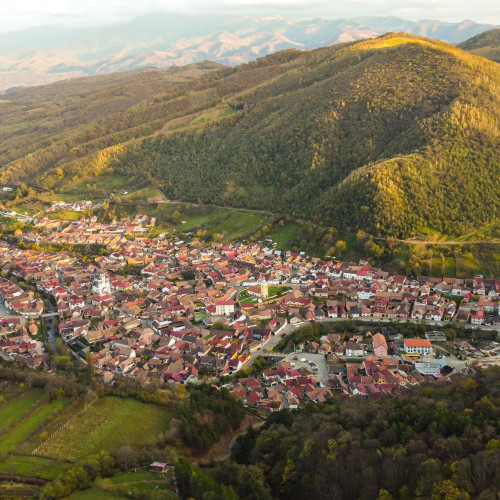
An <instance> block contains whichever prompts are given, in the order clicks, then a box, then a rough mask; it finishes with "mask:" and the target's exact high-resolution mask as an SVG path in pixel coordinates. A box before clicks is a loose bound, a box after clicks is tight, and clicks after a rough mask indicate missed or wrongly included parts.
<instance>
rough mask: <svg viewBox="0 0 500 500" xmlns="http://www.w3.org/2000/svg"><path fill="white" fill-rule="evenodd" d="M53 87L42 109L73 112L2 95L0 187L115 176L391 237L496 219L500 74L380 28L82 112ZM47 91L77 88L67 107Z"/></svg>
mask: <svg viewBox="0 0 500 500" xmlns="http://www.w3.org/2000/svg"><path fill="white" fill-rule="evenodd" d="M199 70H200V68H198V71H199ZM149 74H150V75H160V74H162V73H158V71H155V70H151V72H150V73H149ZM167 74H168V73H167ZM131 75H136V74H135V73H132V74H131ZM180 75H183V72H182V70H181V72H180ZM150 78H153V79H154V78H158V76H154V77H153V76H150ZM139 80H141V79H140V78H139ZM86 81H87V80H81V81H80V82H81V85H83V86H85V84H86ZM124 81H125V80H123V82H124ZM133 81H135V80H133ZM92 82H95V83H96V84H98V82H99V78H96V79H95V80H92ZM58 85H59V87H57V86H49V87H44V89H45V90H43V92H48V93H49V94H50V92H53V93H54V95H53V97H52V98H53V101H52V102H51V103H50V102H48V103H47V108H45V109H44V110H43V115H44V116H45V115H46V114H47V111H48V110H50V111H51V112H53V113H54V118H56V117H60V115H61V113H62V111H64V110H66V111H67V112H68V113H70V115H71V122H70V121H69V120H70V118H69V117H68V118H65V119H62V120H61V119H59V118H58V119H56V120H51V121H50V125H49V124H48V123H47V124H46V126H45V127H41V126H39V125H38V124H37V123H36V122H33V121H32V120H30V121H27V120H26V116H28V115H27V112H28V111H29V112H30V113H32V115H34V116H36V113H37V109H36V107H35V108H34V104H33V102H31V101H30V102H31V104H30V105H27V104H26V103H27V100H29V99H30V98H31V99H32V100H33V99H37V98H36V96H37V95H38V92H40V91H39V90H37V89H34V90H30V91H23V92H15V93H12V94H7V95H6V96H5V102H4V103H3V104H1V105H0V106H1V107H2V108H3V109H4V110H8V111H9V112H10V113H9V114H7V115H4V116H9V119H10V121H9V122H8V123H7V124H6V125H5V126H4V127H2V128H0V138H1V139H2V145H3V150H2V151H0V162H1V163H2V164H4V165H5V164H8V163H9V162H10V166H8V167H7V168H4V169H3V172H2V179H1V181H2V182H3V183H4V184H5V183H11V182H14V181H25V182H28V183H32V184H34V185H37V186H41V187H43V188H45V189H54V190H56V191H62V192H67V193H77V192H78V189H77V188H76V186H78V185H81V182H80V181H81V177H82V176H83V177H84V178H87V179H88V181H89V182H90V183H91V184H92V183H94V184H96V185H97V184H99V179H96V178H95V176H96V175H100V174H107V175H115V176H116V175H120V176H127V178H128V179H129V185H130V186H135V187H144V186H148V185H150V186H154V187H156V188H159V189H160V190H161V191H162V192H163V193H164V194H165V195H166V196H167V197H168V198H171V199H182V200H185V201H198V202H202V203H213V204H217V205H227V206H235V207H249V208H256V209H266V210H269V211H272V212H279V213H287V214H291V215H294V216H296V217H302V218H312V219H314V220H315V221H317V222H320V223H325V224H328V225H334V226H336V227H339V228H344V229H347V230H357V229H359V228H361V229H364V230H366V231H368V232H370V233H371V234H380V235H392V236H397V237H407V236H411V235H412V234H414V233H415V232H417V231H419V230H421V229H423V228H431V229H433V230H437V231H439V232H441V233H442V234H444V235H454V236H456V235H460V234H464V233H466V232H470V231H471V230H472V229H477V228H478V227H480V226H482V225H485V224H487V223H489V222H493V221H495V220H497V219H498V215H499V210H500V193H499V192H498V189H496V183H495V182H492V180H494V179H498V177H499V175H500V161H499V158H500V141H499V139H498V137H499V128H500V123H499V121H500V120H499V116H500V113H499V110H500V102H499V101H500V91H499V88H500V70H499V68H498V65H497V64H495V63H493V62H489V61H485V60H484V59H482V58H478V57H476V56H473V55H470V54H468V53H466V52H464V51H462V50H460V49H457V48H455V47H452V46H450V45H447V44H445V43H442V42H437V41H435V40H431V39H424V38H420V37H417V36H413V35H407V34H388V35H385V36H383V37H380V38H377V39H373V40H368V41H364V42H358V43H354V44H347V45H346V44H340V45H335V46H332V47H328V48H324V49H318V50H315V51H308V52H300V51H285V52H281V53H277V54H275V55H273V56H268V57H266V58H262V59H259V60H258V61H256V62H254V63H248V64H245V65H241V66H239V67H237V68H234V69H230V68H223V69H220V70H216V71H212V72H208V73H206V74H204V75H202V76H200V77H199V78H197V79H191V80H189V81H188V82H185V81H184V82H181V83H170V84H167V83H165V87H164V89H163V92H162V91H160V90H159V89H157V88H156V89H154V91H151V93H150V94H149V96H145V98H144V99H143V100H142V101H141V102H140V103H137V104H135V105H133V106H131V105H130V104H129V107H128V108H127V109H119V110H117V111H115V110H113V112H112V111H110V112H109V113H108V114H107V115H106V116H104V117H92V120H90V119H89V114H88V107H87V106H85V105H82V104H83V103H81V102H80V99H75V97H76V95H77V92H76V87H74V84H73V83H72V82H70V83H65V84H58ZM60 85H63V86H62V87H61V86H60ZM54 88H57V89H59V88H66V89H68V92H69V89H71V92H69V93H70V94H71V95H72V96H74V97H69V96H68V99H67V102H64V103H62V102H61V101H60V100H58V97H56V95H57V94H55V90H53V89H54ZM128 88H129V87H128V85H125V83H123V84H122V86H121V87H120V92H125V93H126V94H127V92H128V90H127V89H128ZM115 91H116V89H115ZM155 91H158V93H157V94H156V95H154V97H153V94H154V92H155ZM93 95H94V96H95V95H96V93H95V92H94V93H93ZM97 96H99V94H97ZM94 101H95V105H96V107H98V108H99V109H100V108H101V105H102V104H103V103H104V101H99V100H98V97H97V98H94ZM94 101H93V102H94ZM112 102H115V100H113V101H112ZM124 107H125V104H124ZM104 109H106V108H104ZM39 120H41V122H42V123H43V118H42V117H41V116H40V117H39ZM66 123H69V124H72V125H73V128H71V129H68V126H67V125H66ZM33 134H37V137H38V140H39V143H38V144H37V143H33V141H32V138H33ZM41 146H43V147H41ZM106 146H111V147H108V148H106ZM29 153H31V154H29ZM84 182H85V181H84Z"/></svg>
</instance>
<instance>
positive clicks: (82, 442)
mask: <svg viewBox="0 0 500 500" xmlns="http://www.w3.org/2000/svg"><path fill="white" fill-rule="evenodd" d="M170 418H171V414H170V413H169V412H168V410H167V409H165V408H164V407H160V406H156V405H147V404H145V403H141V402H139V401H136V400H133V399H119V398H114V397H107V398H102V399H100V400H98V401H97V402H96V403H95V404H94V405H92V406H91V407H89V408H88V409H87V410H86V411H84V412H83V413H82V414H81V415H79V416H78V417H77V418H75V419H74V420H72V421H71V423H70V424H69V425H68V426H67V427H65V428H64V429H62V430H61V431H59V432H58V433H57V434H56V435H55V436H54V438H53V439H50V440H49V441H47V442H46V443H44V444H43V445H42V446H41V447H40V449H39V453H40V454H41V455H46V456H50V457H54V458H64V459H69V460H83V459H85V457H87V456H88V455H91V454H92V453H96V452H98V451H100V450H107V451H109V452H110V453H112V452H114V451H116V450H117V449H118V448H120V446H122V445H125V444H132V445H134V444H141V443H144V442H145V441H147V440H148V439H151V438H154V437H156V436H157V435H158V434H159V433H160V432H162V431H165V430H166V429H167V428H168V422H169V420H170ZM145 419H147V420H145ZM76 442H77V445H75V443H76Z"/></svg>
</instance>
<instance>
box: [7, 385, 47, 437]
mask: <svg viewBox="0 0 500 500" xmlns="http://www.w3.org/2000/svg"><path fill="white" fill-rule="evenodd" d="M44 395H45V392H44V391H43V390H42V389H32V390H31V391H27V392H26V393H25V394H23V395H21V396H19V397H17V398H15V399H13V400H11V401H9V402H7V403H5V404H4V405H3V406H1V407H0V436H1V435H3V434H5V433H6V432H7V431H8V430H9V428H10V427H12V426H13V425H16V424H17V423H18V422H19V421H21V420H22V419H23V418H25V417H27V416H28V415H29V414H30V413H32V412H33V411H34V410H35V409H36V408H37V407H38V406H39V405H40V403H41V402H42V399H43V396H44Z"/></svg>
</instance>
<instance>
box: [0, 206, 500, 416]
mask: <svg viewBox="0 0 500 500" xmlns="http://www.w3.org/2000/svg"><path fill="white" fill-rule="evenodd" d="M40 222H41V226H42V228H43V231H42V232H38V233H21V234H18V236H19V238H21V240H22V241H24V242H25V245H24V246H25V247H28V248H18V247H17V246H15V245H13V244H9V243H7V242H0V252H1V254H0V255H1V256H0V268H1V271H2V278H1V280H0V296H1V301H2V302H3V308H4V309H5V311H4V314H3V316H4V317H3V318H2V320H1V323H0V350H1V354H2V357H3V358H4V359H11V360H16V361H19V362H23V363H25V364H27V365H29V366H30V367H32V368H37V367H41V368H43V367H45V368H48V360H49V353H48V352H47V350H46V349H45V346H44V345H43V343H42V342H41V340H40V335H39V332H38V329H39V326H37V323H38V325H40V324H41V323H40V322H41V321H42V320H45V319H47V320H48V321H52V320H53V318H57V319H58V330H59V334H60V336H61V338H62V340H63V342H64V343H65V344H66V345H67V347H68V348H69V351H70V352H71V353H72V354H73V355H74V356H75V357H77V358H78V359H80V360H81V362H82V363H92V364H93V367H94V373H95V376H97V377H100V378H101V379H102V380H103V381H104V382H105V383H113V382H115V381H117V380H120V379H123V378H131V379H134V380H136V381H137V382H139V383H141V384H146V383H148V382H150V381H151V380H157V381H159V382H160V383H167V384H168V383H181V384H183V383H188V382H198V381H199V380H201V379H203V378H207V377H208V378H209V379H210V380H214V381H216V380H220V377H225V376H228V377H229V380H230V377H231V376H232V377H233V378H234V380H232V381H230V382H227V380H228V379H223V380H224V383H225V385H226V387H228V388H229V389H230V390H231V391H232V392H234V393H235V394H237V395H238V396H240V397H241V398H242V399H243V400H244V402H245V404H247V405H252V406H255V407H263V408H265V409H266V410H268V411H273V410H275V409H280V408H297V407H298V406H299V405H300V403H302V402H307V401H313V402H316V403H317V402H322V401H325V400H326V399H328V398H329V397H331V396H332V395H333V394H335V393H337V394H339V393H340V394H344V395H346V396H352V395H367V396H368V395H377V394H381V393H385V392H389V393H399V392H401V391H403V390H405V388H406V387H409V386H412V385H415V384H420V383H423V382H426V381H429V380H436V379H440V378H442V377H444V376H447V375H448V374H449V373H450V372H452V371H454V370H455V371H457V370H459V369H463V368H465V362H463V363H455V365H453V364H452V366H450V364H448V362H447V361H446V359H444V358H443V356H442V354H440V353H441V351H440V350H439V349H435V342H436V341H437V342H439V341H441V342H442V341H443V340H446V337H445V336H444V334H443V333H442V332H441V333H440V332H439V328H440V326H441V327H442V326H443V325H447V324H461V325H470V327H471V328H478V327H481V328H486V329H489V330H490V331H491V332H492V333H493V334H494V339H495V340H497V338H496V335H497V333H498V330H499V326H500V316H499V315H500V310H499V307H500V280H487V279H483V278H482V277H476V278H474V279H455V278H446V277H445V278H432V277H428V276H417V277H409V276H403V275H390V274H389V273H388V272H385V271H383V270H381V269H379V268H374V267H372V266H371V265H370V264H369V263H368V262H366V261H360V262H335V261H324V260H321V259H318V258H310V257H308V256H307V255H305V254H304V253H296V252H291V251H280V250H277V249H276V245H275V244H273V243H272V242H271V241H265V242H256V243H247V244H243V243H235V244H223V243H211V244H209V245H208V246H207V245H204V244H202V243H201V242H199V241H198V240H196V239H195V238H192V237H191V236H190V235H187V237H186V238H184V240H176V239H175V238H174V239H167V238H165V235H164V234H160V235H159V236H158V237H151V236H150V234H151V230H152V228H154V227H155V219H154V218H153V217H148V216H140V215H138V216H135V217H134V218H131V219H123V220H120V221H112V222H110V223H103V222H98V221H97V219H96V218H90V219H86V218H84V217H82V218H81V219H80V220H78V221H73V222H69V223H65V224H64V227H62V228H61V227H58V228H57V229H53V228H52V227H51V226H50V224H48V225H47V226H46V227H44V221H43V220H41V221H40ZM63 243H65V244H80V245H91V244H94V245H99V246H100V247H101V248H102V249H103V250H104V251H102V252H100V253H99V254H98V255H96V256H94V257H93V258H92V259H82V258H77V257H75V256H74V255H73V254H72V253H71V252H70V251H59V252H56V251H52V250H40V249H38V246H39V245H46V246H48V245H60V244H63ZM23 284H26V285H29V287H28V286H23ZM347 320H352V321H366V322H367V326H366V327H365V328H363V329H361V330H360V331H359V332H354V333H353V332H345V331H340V332H339V331H337V330H336V329H335V324H341V323H340V322H342V321H344V322H345V321H347ZM312 322H320V323H325V324H329V325H331V328H330V330H331V333H326V334H325V335H322V336H321V338H319V339H318V340H319V341H318V342H315V341H312V342H307V343H303V344H302V345H299V346H296V349H294V351H293V352H291V353H280V352H273V353H271V352H269V351H271V349H272V348H273V347H274V346H275V345H276V344H277V343H278V342H279V341H280V340H281V339H283V338H286V337H287V336H289V335H292V334H293V332H295V331H297V330H298V329H299V328H300V327H301V326H304V325H307V324H310V323H312ZM392 322H418V323H422V324H432V325H434V329H435V330H436V332H435V334H434V336H432V335H430V334H427V336H426V338H404V337H403V336H401V335H398V334H395V335H394V334H392V333H391V332H390V330H389V329H388V328H386V327H382V328H380V327H377V326H373V325H374V324H377V323H378V324H379V325H380V324H384V325H390V324H391V323H392ZM370 325H372V326H370ZM442 337H444V338H442ZM456 348H457V349H458V350H464V351H466V352H469V353H473V352H475V351H476V349H475V348H474V346H472V345H470V344H468V343H467V342H464V341H457V342H456ZM295 351H297V352H295ZM262 354H263V355H264V356H263V359H267V360H268V361H269V360H270V361H272V367H271V368H267V367H266V368H265V369H263V370H262V371H261V373H256V374H252V375H251V376H241V375H242V374H243V375H245V373H244V371H245V370H247V369H248V368H249V367H251V366H252V365H253V364H254V363H255V361H256V360H257V359H258V358H259V356H261V355H262ZM487 355H488V356H491V357H492V359H493V358H494V357H495V356H496V344H495V342H494V341H492V343H491V346H490V349H489V352H488V353H487ZM499 357H500V356H499ZM495 359H496V358H495ZM236 377H237V378H236Z"/></svg>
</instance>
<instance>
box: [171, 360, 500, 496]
mask: <svg viewBox="0 0 500 500" xmlns="http://www.w3.org/2000/svg"><path fill="white" fill-rule="evenodd" d="M176 474H177V478H178V484H179V485H180V492H181V495H182V496H183V497H184V498H190V497H193V498H195V499H201V498H212V497H211V496H209V495H210V493H208V492H213V493H218V494H219V495H220V496H219V498H243V499H247V500H250V499H252V500H253V499H255V500H257V499H264V498H267V499H271V498H283V499H303V498H314V499H318V500H323V499H325V500H326V499H329V500H334V499H339V500H340V499H342V500H349V499H352V500H355V499H367V500H372V499H375V498H378V499H380V500H382V499H384V500H390V499H393V498H394V499H400V500H406V499H412V498H422V499H428V498H432V499H435V500H441V499H443V500H444V499H457V500H458V499H463V500H466V499H469V498H480V499H482V500H487V499H491V500H493V499H494V498H497V496H496V495H498V492H499V489H500V371H499V369H498V367H497V368H492V369H488V370H486V371H484V372H483V371H480V372H478V373H477V374H476V375H474V376H473V377H470V378H465V377H460V376H458V377H456V378H455V379H454V380H453V381H443V382H442V383H441V384H438V385H437V386H436V385H429V386H426V387H423V388H420V389H418V390H415V391H411V390H410V391H409V392H407V393H406V394H404V395H402V396H398V397H382V398H378V399H373V400H370V399H367V398H365V397H361V396H360V397H354V398H350V399H349V398H348V399H338V400H335V401H334V402H331V403H329V404H323V405H309V406H307V407H305V408H303V409H301V410H300V411H290V410H283V411H280V412H277V413H274V414H272V415H271V416H270V417H269V418H268V420H267V422H266V424H265V425H264V426H263V427H262V428H261V429H259V430H254V429H251V428H249V429H248V431H247V433H246V434H245V435H243V436H241V437H240V438H238V440H237V442H236V444H235V446H234V447H233V455H232V460H228V461H226V462H224V463H222V464H216V465H214V466H213V467H211V468H207V469H201V470H199V469H196V468H194V467H192V466H190V465H189V464H187V463H186V462H183V461H179V462H177V465H176ZM202 484H203V485H204V487H205V490H204V491H200V485H202ZM228 489H233V490H234V491H235V492H236V493H237V496H236V495H233V496H232V497H231V496H229V495H228V493H227V492H228ZM204 495H205V496H204Z"/></svg>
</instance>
